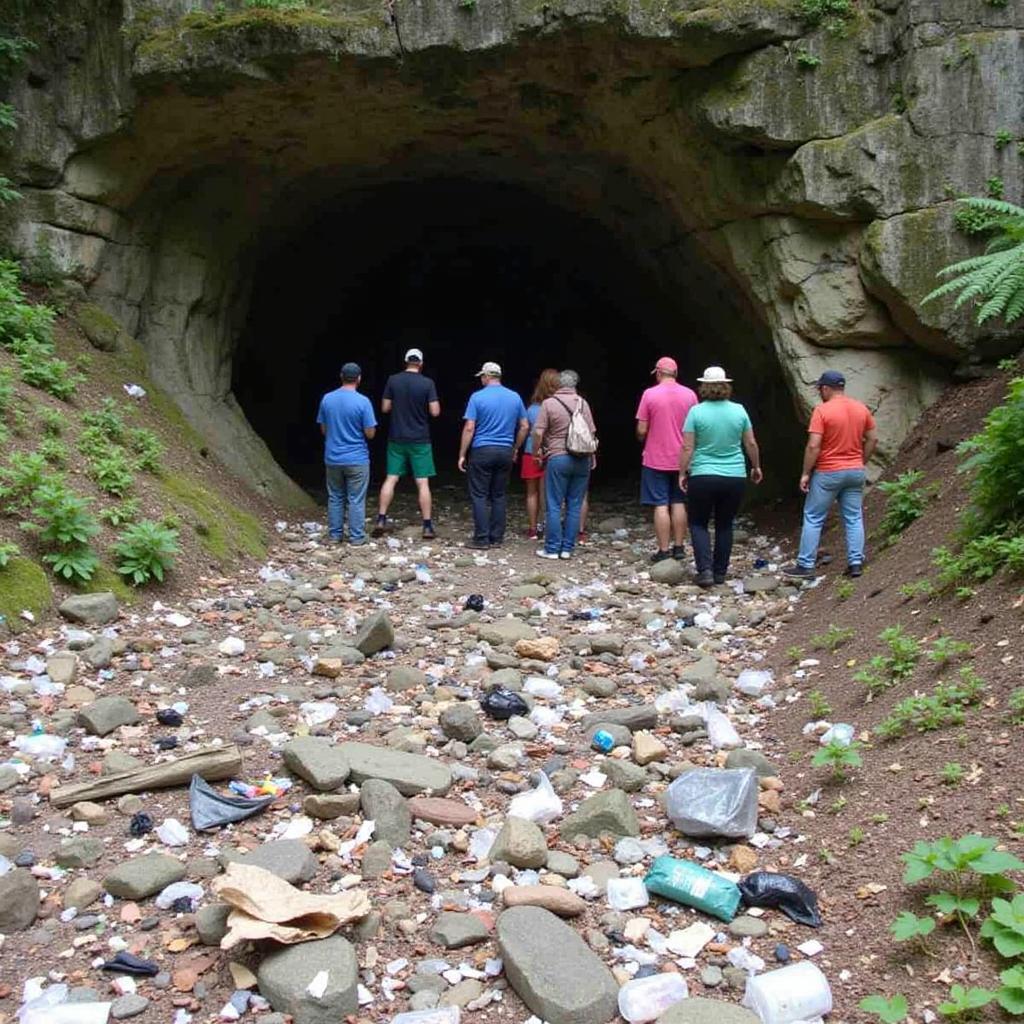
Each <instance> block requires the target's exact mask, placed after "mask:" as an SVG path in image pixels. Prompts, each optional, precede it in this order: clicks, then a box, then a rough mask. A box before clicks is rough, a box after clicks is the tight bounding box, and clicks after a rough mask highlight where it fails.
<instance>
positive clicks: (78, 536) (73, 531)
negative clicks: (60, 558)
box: [28, 480, 100, 548]
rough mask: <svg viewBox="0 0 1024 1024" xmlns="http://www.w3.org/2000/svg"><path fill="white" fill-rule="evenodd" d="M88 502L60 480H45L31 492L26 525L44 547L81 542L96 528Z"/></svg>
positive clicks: (95, 531) (86, 540)
mask: <svg viewBox="0 0 1024 1024" xmlns="http://www.w3.org/2000/svg"><path fill="white" fill-rule="evenodd" d="M89 505H90V501H89V499H88V498H83V497H81V496H80V495H77V494H75V493H74V492H73V491H69V490H68V489H67V488H66V487H65V486H64V484H63V482H62V481H60V480H48V481H46V482H45V483H43V484H42V485H41V486H40V487H38V488H37V489H36V491H35V492H34V494H33V495H32V511H31V517H32V520H31V523H30V524H28V525H30V526H31V527H32V529H34V530H35V532H37V533H38V536H39V540H40V542H41V543H42V544H43V545H45V546H46V547H60V548H70V547H76V546H79V545H84V544H87V543H88V541H89V539H90V538H91V537H93V536H95V535H96V534H97V533H99V530H100V528H99V526H98V525H97V523H96V520H95V519H94V518H93V516H92V514H91V513H90V512H89Z"/></svg>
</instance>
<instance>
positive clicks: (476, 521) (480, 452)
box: [467, 444, 512, 544]
mask: <svg viewBox="0 0 1024 1024" xmlns="http://www.w3.org/2000/svg"><path fill="white" fill-rule="evenodd" d="M511 471H512V448H511V446H506V445H496V444H495V445H490V444H489V445H481V446H480V447H479V448H472V449H470V452H469V464H468V468H467V476H468V477H469V500H470V502H472V505H473V539H474V540H476V541H477V542H478V543H480V544H500V543H501V542H502V541H503V540H504V539H505V513H506V509H507V508H508V477H509V473H510V472H511Z"/></svg>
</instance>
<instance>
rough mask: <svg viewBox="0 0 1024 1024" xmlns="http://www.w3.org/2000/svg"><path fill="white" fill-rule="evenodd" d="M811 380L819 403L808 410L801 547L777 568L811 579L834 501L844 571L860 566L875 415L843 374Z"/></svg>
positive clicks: (852, 571) (875, 438)
mask: <svg viewBox="0 0 1024 1024" xmlns="http://www.w3.org/2000/svg"><path fill="white" fill-rule="evenodd" d="M815 386H816V387H817V389H818V394H819V395H821V405H819V406H816V407H815V409H814V412H813V413H812V414H811V425H810V427H809V428H808V433H807V447H806V448H805V449H804V466H803V473H802V474H801V476H800V490H801V491H803V492H804V494H806V495H807V497H806V498H805V499H804V525H803V530H802V531H801V533H800V553H799V554H798V555H797V558H796V562H795V563H794V564H793V565H786V566H783V569H782V572H783V574H784V575H786V576H791V577H793V578H795V579H810V578H811V577H813V576H814V566H815V563H816V562H817V558H818V542H819V541H820V540H821V529H822V527H823V526H824V525H825V520H826V519H827V518H828V513H829V509H831V508H832V504H833V502H836V501H838V502H839V510H840V512H841V513H842V517H843V526H844V528H845V530H846V575H847V576H860V574H861V573H862V572H863V571H864V514H863V507H862V506H863V498H864V466H865V464H866V463H867V462H868V460H869V459H870V458H871V455H872V453H873V452H874V450H875V445H876V444H877V443H878V436H877V431H876V429H875V418H874V417H873V416H872V415H871V410H870V409H868V407H867V406H866V405H864V403H863V402H858V401H857V400H856V399H854V398H848V397H847V396H846V378H845V377H844V376H843V375H842V374H841V373H839V372H838V371H837V370H826V371H825V372H824V373H823V374H822V375H821V376H820V377H819V378H818V380H817V383H816V384H815Z"/></svg>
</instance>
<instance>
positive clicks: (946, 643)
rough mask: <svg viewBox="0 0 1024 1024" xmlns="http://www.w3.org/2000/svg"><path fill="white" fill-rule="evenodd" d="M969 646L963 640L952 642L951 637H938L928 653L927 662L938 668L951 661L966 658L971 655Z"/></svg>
mask: <svg viewBox="0 0 1024 1024" xmlns="http://www.w3.org/2000/svg"><path fill="white" fill-rule="evenodd" d="M971 649H972V648H971V645H970V644H969V643H967V642H966V641H965V640H954V639H953V638H952V637H951V636H938V637H936V638H935V640H934V641H933V642H932V646H931V649H930V650H929V651H928V660H929V661H930V662H932V663H933V664H935V665H937V666H938V667H939V668H943V667H944V666H945V665H947V664H949V662H951V661H957V660H958V659H959V658H963V657H966V656H967V655H968V654H970V653H971Z"/></svg>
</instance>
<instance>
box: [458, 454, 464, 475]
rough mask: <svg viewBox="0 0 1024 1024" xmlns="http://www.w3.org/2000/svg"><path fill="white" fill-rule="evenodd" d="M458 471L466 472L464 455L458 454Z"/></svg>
mask: <svg viewBox="0 0 1024 1024" xmlns="http://www.w3.org/2000/svg"><path fill="white" fill-rule="evenodd" d="M459 472H460V473H465V472H466V456H465V455H460V456H459Z"/></svg>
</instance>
